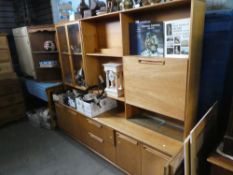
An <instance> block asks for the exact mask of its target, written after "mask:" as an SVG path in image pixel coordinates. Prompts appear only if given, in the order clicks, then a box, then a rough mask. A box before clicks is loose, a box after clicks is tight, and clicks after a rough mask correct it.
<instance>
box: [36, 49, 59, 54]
mask: <svg viewBox="0 0 233 175" xmlns="http://www.w3.org/2000/svg"><path fill="white" fill-rule="evenodd" d="M32 53H33V54H57V53H58V51H43V50H42V51H32Z"/></svg>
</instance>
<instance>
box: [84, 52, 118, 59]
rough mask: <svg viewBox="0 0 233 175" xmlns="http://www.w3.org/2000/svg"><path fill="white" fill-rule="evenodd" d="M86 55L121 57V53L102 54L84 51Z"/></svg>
mask: <svg viewBox="0 0 233 175" xmlns="http://www.w3.org/2000/svg"><path fill="white" fill-rule="evenodd" d="M86 55H87V56H96V57H117V58H119V57H122V55H111V54H103V53H86Z"/></svg>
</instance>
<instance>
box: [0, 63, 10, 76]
mask: <svg viewBox="0 0 233 175" xmlns="http://www.w3.org/2000/svg"><path fill="white" fill-rule="evenodd" d="M9 72H13V68H12V65H11V63H9V62H8V63H1V64H0V74H4V73H9Z"/></svg>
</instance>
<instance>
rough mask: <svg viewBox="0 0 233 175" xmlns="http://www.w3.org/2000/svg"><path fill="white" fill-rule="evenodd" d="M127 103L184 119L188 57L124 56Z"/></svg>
mask: <svg viewBox="0 0 233 175" xmlns="http://www.w3.org/2000/svg"><path fill="white" fill-rule="evenodd" d="M123 65H124V66H123V67H124V82H125V99H126V103H128V104H131V105H134V106H137V107H141V108H144V109H147V110H150V111H153V112H157V113H160V114H163V115H166V116H170V117H173V118H175V119H178V120H181V121H183V120H184V112H185V96H186V77H187V67H188V60H187V59H169V58H166V59H143V58H138V57H124V58H123Z"/></svg>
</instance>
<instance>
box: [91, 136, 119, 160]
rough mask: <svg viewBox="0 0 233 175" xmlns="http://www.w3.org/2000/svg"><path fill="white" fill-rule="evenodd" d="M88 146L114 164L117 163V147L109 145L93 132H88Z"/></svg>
mask: <svg viewBox="0 0 233 175" xmlns="http://www.w3.org/2000/svg"><path fill="white" fill-rule="evenodd" d="M88 145H89V146H90V147H91V148H92V149H94V150H95V151H96V152H98V153H100V154H102V155H103V156H104V157H106V158H108V159H109V160H111V161H112V162H115V157H116V152H115V147H114V145H112V144H109V143H108V142H106V140H104V139H103V138H101V137H99V136H97V135H96V134H94V133H92V132H88Z"/></svg>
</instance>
